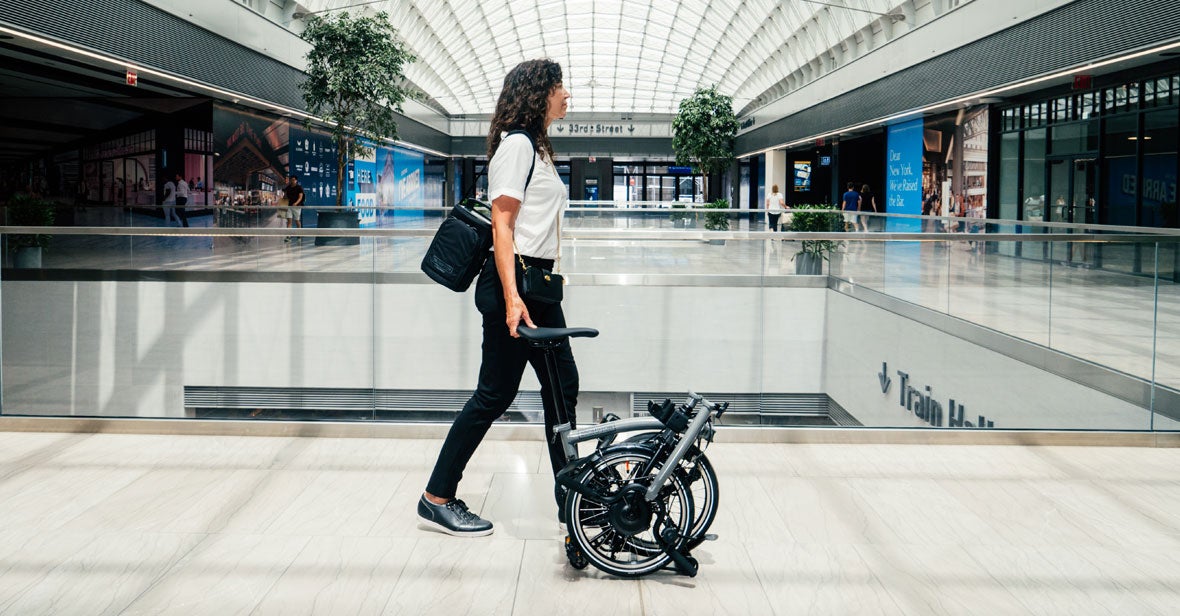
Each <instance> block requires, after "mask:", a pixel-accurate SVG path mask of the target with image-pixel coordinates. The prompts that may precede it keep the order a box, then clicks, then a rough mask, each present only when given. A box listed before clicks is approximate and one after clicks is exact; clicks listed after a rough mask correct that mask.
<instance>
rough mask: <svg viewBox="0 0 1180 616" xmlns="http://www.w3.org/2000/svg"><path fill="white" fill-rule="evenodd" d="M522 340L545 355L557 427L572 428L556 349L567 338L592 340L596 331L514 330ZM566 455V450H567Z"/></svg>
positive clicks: (543, 328) (552, 328)
mask: <svg viewBox="0 0 1180 616" xmlns="http://www.w3.org/2000/svg"><path fill="white" fill-rule="evenodd" d="M516 331H517V333H519V334H520V336H521V337H522V338H524V339H525V340H528V342H529V345H531V346H532V347H534V348H538V349H541V350H542V352H543V353H544V355H545V368H546V370H547V371H548V372H549V389H550V390H551V391H552V395H553V403H554V405H555V406H554V409H555V410H556V412H557V426H555V427H561V426H567V427H569V428H572V427H573V425H574V423H575V421H574V420H575V419H576V418H574V417H570V412H569V409H567V408H565V390H564V389H563V388H562V386H561V379H560V378H559V377H558V374H557V347H558V346H560V345H561V343H562V342H565V341H566V340H568V339H569V338H594V337H595V336H597V335H598V330H596V329H591V328H588V327H572V328H564V327H562V328H557V327H526V326H524V325H521V326H519V327H517V328H516ZM554 438H557V434H556V432H555V433H554V434H551V435H548V436H547V437H546V440H550V442H552V440H551V439H554ZM567 453H568V448H567Z"/></svg>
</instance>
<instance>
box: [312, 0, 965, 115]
mask: <svg viewBox="0 0 1180 616" xmlns="http://www.w3.org/2000/svg"><path fill="white" fill-rule="evenodd" d="M966 1H968V0H825V1H823V2H819V1H813V0H684V1H679V2H677V1H673V0H647V1H640V0H535V1H521V0H513V1H511V2H510V1H509V0H381V1H378V2H363V3H362V0H300V1H299V2H298V6H299V8H300V9H303V11H302V12H307V13H311V12H320V11H326V10H331V9H340V8H342V7H348V6H350V5H351V6H354V8H352V9H351V10H364V11H375V10H384V11H386V12H388V13H389V14H390V16H391V21H392V22H393V23H394V25H395V26H396V27H397V28H398V30H399V32H400V34H401V36H402V37H403V38H404V40H405V42H406V43H407V44H408V46H409V47H410V49H411V50H412V51H413V53H414V54H415V55H416V56H417V57H418V58H419V60H418V61H417V62H415V63H414V64H413V65H411V66H409V67H408V68H407V71H406V74H407V77H408V78H409V79H410V81H412V82H413V83H414V84H415V85H416V86H417V87H419V88H420V89H422V90H423V91H424V92H425V93H426V94H427V95H428V96H429V97H431V98H432V99H433V100H434V102H435V103H436V104H437V105H438V106H439V107H441V109H443V110H445V112H446V113H447V114H448V115H450V116H466V115H482V114H490V113H491V112H492V110H493V109H494V107H495V101H496V96H497V95H498V93H499V89H500V85H501V83H502V81H503V78H504V75H505V74H507V72H508V70H509V69H511V68H512V67H513V66H515V65H516V64H517V63H518V62H520V61H522V60H525V59H531V58H538V57H548V58H552V59H554V60H557V61H558V62H560V63H561V65H562V67H563V69H564V71H565V78H566V85H567V87H569V89H570V91H571V92H572V93H573V99H572V101H571V111H574V112H594V113H619V114H629V113H638V114H648V113H654V114H670V113H675V112H676V107H677V105H678V104H679V101H680V100H681V99H683V98H685V97H686V96H688V95H689V94H691V93H692V92H693V91H694V90H695V89H697V88H699V87H707V86H710V85H717V86H718V89H719V90H720V91H721V92H722V93H724V94H728V95H730V96H733V98H734V109H735V111H742V110H748V109H751V108H755V107H757V106H760V105H761V104H765V103H766V102H769V101H770V100H773V99H774V98H777V97H779V96H782V95H783V94H785V93H786V92H788V91H789V90H790V89H791V88H792V85H793V84H796V83H799V82H800V81H804V82H805V81H807V80H809V78H814V76H818V74H820V73H824V72H827V71H829V70H831V69H833V68H835V67H836V66H838V65H840V64H841V63H844V62H847V61H851V60H852V59H855V57H857V55H859V53H860V52H861V51H863V50H861V51H858V50H857V49H856V48H857V47H860V46H861V43H862V42H864V41H867V40H869V39H873V38H874V37H876V36H877V35H878V34H880V33H881V32H882V31H884V33H885V35H886V38H890V39H891V38H892V36H893V29H894V28H895V27H897V28H903V27H904V29H905V30H907V31H908V30H909V29H912V28H914V27H916V25H917V24H915V23H914V21H915V14H919V15H920V14H921V12H919V11H915V9H914V5H915V4H918V5H921V6H923V7H929V6H931V5H938V6H936V8H935V10H934V11H932V12H931V11H924V12H925V13H931V14H932V15H935V16H936V15H937V14H939V13H941V12H943V11H945V10H949V8H950V7H952V6H957V5H958V4H960V3H965V2H966ZM362 4H363V6H361V5H362ZM938 7H943V11H939V10H938ZM896 24H901V25H900V26H897V25H896ZM869 47H870V49H871V44H870V45H869Z"/></svg>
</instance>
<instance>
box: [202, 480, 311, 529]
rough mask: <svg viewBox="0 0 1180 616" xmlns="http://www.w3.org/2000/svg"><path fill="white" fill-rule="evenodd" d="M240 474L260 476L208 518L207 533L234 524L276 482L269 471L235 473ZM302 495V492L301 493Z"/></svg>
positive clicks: (272, 520) (246, 484)
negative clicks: (256, 498) (244, 510)
mask: <svg viewBox="0 0 1180 616" xmlns="http://www.w3.org/2000/svg"><path fill="white" fill-rule="evenodd" d="M240 472H249V473H259V475H258V477H256V478H254V479H253V481H249V482H245V483H244V485H243V486H242V488H241V489H240V490H239V491H238V496H237V498H235V499H232V500H231V499H227V500H226V502H225V504H224V505H223V506H222V507H221V510H220V511H218V512H217V513H216V514H214V515H213V516H210V517H209V518H208V521H207V522H206V523H205V529H206V530H207V531H209V532H213V530H214V528H225V527H226V526H228V525H229V524H230V523H231V522H233V520H234V518H236V517H237V516H238V514H240V513H241V512H242V510H243V509H244V508H245V507H246V506H248V505H249V504H250V503H251V501H253V500H254V498H255V497H256V496H257V495H258V494H259V493H260V492H262V491H263V488H264V487H265V486H266V485H267V484H268V483H270V482H272V481H273V480H274V477H273V475H272V473H271V472H270V471H268V470H249V471H243V470H235V471H234V473H240ZM304 489H306V487H305V488H304ZM300 494H302V492H300ZM201 500H204V499H201ZM235 503H236V506H235ZM276 518H277V516H276ZM274 520H275V518H272V519H271V521H270V523H271V524H274ZM219 523H220V524H219ZM269 526H270V525H269V524H268V525H267V527H268V528H269Z"/></svg>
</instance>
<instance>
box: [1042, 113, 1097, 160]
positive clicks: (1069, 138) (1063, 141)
mask: <svg viewBox="0 0 1180 616" xmlns="http://www.w3.org/2000/svg"><path fill="white" fill-rule="evenodd" d="M1051 130H1052V135H1053V142H1052V149H1051V152H1052V153H1053V154H1077V153H1080V152H1093V151H1096V150H1097V149H1098V121H1097V120H1091V121H1089V122H1074V123H1072V124H1061V125H1057V126H1054V127H1053V128H1052V129H1051Z"/></svg>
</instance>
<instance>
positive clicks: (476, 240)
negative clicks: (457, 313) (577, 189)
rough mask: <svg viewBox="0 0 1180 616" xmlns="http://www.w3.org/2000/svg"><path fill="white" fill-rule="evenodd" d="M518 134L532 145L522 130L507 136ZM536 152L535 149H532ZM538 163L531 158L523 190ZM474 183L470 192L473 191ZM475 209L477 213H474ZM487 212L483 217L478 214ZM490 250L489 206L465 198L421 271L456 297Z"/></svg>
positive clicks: (433, 243)
mask: <svg viewBox="0 0 1180 616" xmlns="http://www.w3.org/2000/svg"><path fill="white" fill-rule="evenodd" d="M517 133H520V134H522V135H524V136H526V137H528V139H529V143H530V144H532V143H533V137H532V135H530V134H528V132H526V131H523V130H514V131H512V132H510V133H508V134H509V135H515V134H517ZM533 149H534V150H535V149H536V145H533ZM536 164H537V159H536V156H535V155H534V157H533V164H532V165H530V166H529V175H528V178H527V179H526V180H525V182H524V187H525V190H528V187H529V183H530V182H532V181H533V167H534V166H536ZM474 186H475V184H474V182H473V183H472V189H473V190H474ZM477 208H478V209H477ZM481 209H482V210H486V211H488V214H487V215H485V214H484V213H483V212H481V211H480V210H481ZM491 248H492V220H491V206H490V205H488V204H487V203H483V202H481V201H478V200H476V199H472V198H470V196H467V197H465V198H464V199H463V200H461V201H460V202H459V203H457V204H456V205H455V207H453V208H451V213H450V215H449V216H447V219H446V220H444V221H443V223H442V224H441V225H439V227H438V231H437V232H435V234H434V239H433V240H431V242H430V248H427V249H426V254H425V255H424V256H423V257H422V271H423V272H424V273H425V274H426V275H427V276H429V277H430V279H431V280H433V281H435V282H437V283H439V284H441V285H442V286H444V287H446V288H448V289H450V290H452V291H456V292H459V293H462V292H463V291H466V290H467V288H468V287H470V286H471V281H473V280H475V277H476V276H478V275H479V271H480V270H481V269H483V265H484V262H486V261H487V260H488V251H489V250H491Z"/></svg>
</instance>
